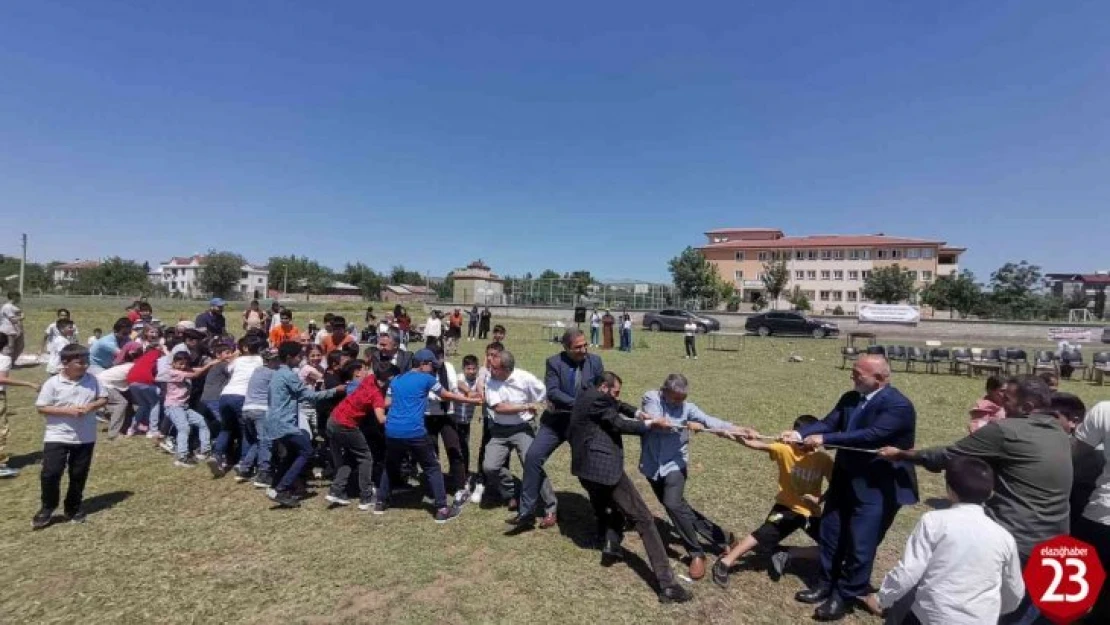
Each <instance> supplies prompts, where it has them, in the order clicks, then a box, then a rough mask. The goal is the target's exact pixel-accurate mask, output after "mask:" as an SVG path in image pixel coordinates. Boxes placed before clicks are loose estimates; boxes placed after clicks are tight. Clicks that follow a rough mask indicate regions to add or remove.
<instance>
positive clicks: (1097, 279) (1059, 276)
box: [1045, 273, 1110, 284]
mask: <svg viewBox="0 0 1110 625" xmlns="http://www.w3.org/2000/svg"><path fill="white" fill-rule="evenodd" d="M1045 277H1046V278H1052V279H1054V280H1063V281H1065V282H1082V283H1083V284H1110V275H1107V274H1104V273H1050V274H1046V275H1045Z"/></svg>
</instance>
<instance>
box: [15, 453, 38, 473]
mask: <svg viewBox="0 0 1110 625" xmlns="http://www.w3.org/2000/svg"><path fill="white" fill-rule="evenodd" d="M40 462H42V452H41V451H32V452H31V453H29V454H23V455H20V456H11V457H9V458H8V466H9V467H11V468H13V469H22V468H23V467H29V466H31V465H33V464H39V463H40Z"/></svg>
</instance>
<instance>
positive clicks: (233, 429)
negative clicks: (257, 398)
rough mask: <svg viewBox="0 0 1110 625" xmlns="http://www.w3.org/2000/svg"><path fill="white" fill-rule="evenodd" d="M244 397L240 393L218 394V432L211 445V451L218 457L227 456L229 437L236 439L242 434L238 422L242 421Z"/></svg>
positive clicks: (229, 446)
mask: <svg viewBox="0 0 1110 625" xmlns="http://www.w3.org/2000/svg"><path fill="white" fill-rule="evenodd" d="M244 399H246V398H245V397H243V396H242V395H220V434H219V435H218V436H216V444H215V445H213V446H212V452H213V453H215V454H216V455H217V456H219V457H220V458H226V457H227V450H228V449H230V448H231V439H232V438H236V439H237V438H239V437H240V435H241V434H242V432H241V429H242V426H241V425H240V423H241V422H242V421H243V400H244Z"/></svg>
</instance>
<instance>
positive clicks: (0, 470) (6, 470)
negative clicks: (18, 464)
mask: <svg viewBox="0 0 1110 625" xmlns="http://www.w3.org/2000/svg"><path fill="white" fill-rule="evenodd" d="M17 475H19V469H13V468H11V467H9V466H8V465H6V464H2V465H0V478H8V477H16V476H17Z"/></svg>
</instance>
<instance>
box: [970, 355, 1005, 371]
mask: <svg viewBox="0 0 1110 625" xmlns="http://www.w3.org/2000/svg"><path fill="white" fill-rule="evenodd" d="M1004 366H1005V365H1004V364H1003V362H1002V352H1001V350H997V349H984V350H982V351H981V352H979V358H978V359H975V358H973V359H972V361H971V373H972V374H975V373H982V372H984V371H987V372H990V373H1002V369H1003V367H1004Z"/></svg>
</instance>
